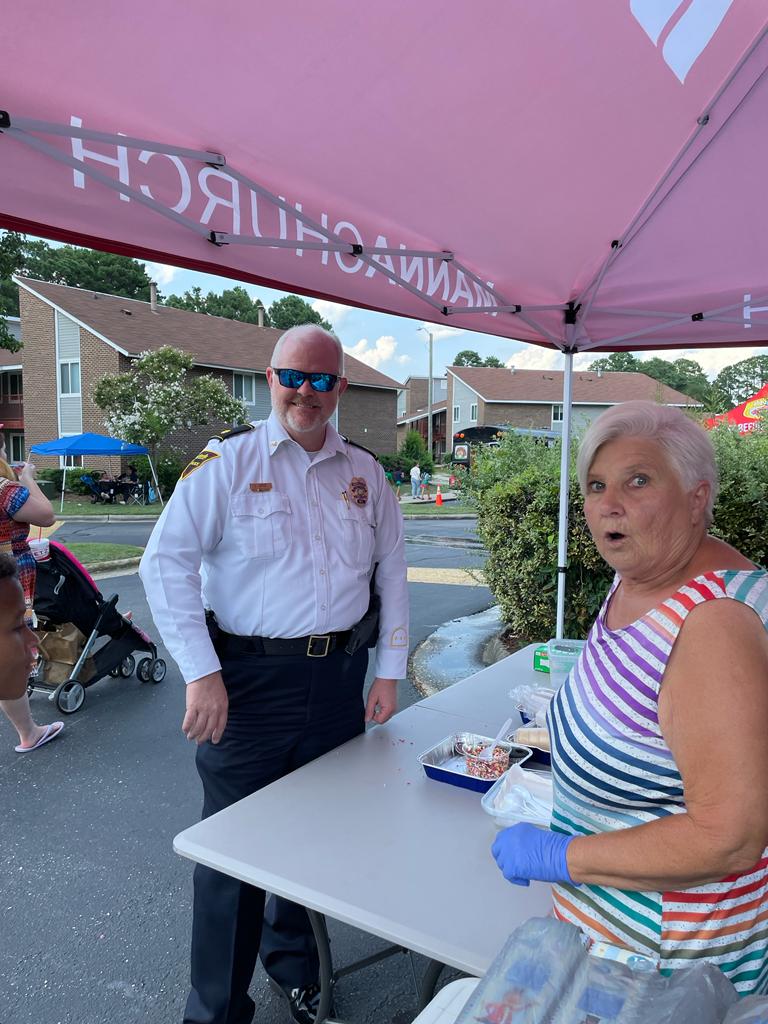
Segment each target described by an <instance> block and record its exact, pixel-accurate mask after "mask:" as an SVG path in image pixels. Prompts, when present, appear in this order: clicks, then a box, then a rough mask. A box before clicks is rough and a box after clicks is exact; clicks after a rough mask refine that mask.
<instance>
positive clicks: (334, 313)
mask: <svg viewBox="0 0 768 1024" xmlns="http://www.w3.org/2000/svg"><path fill="white" fill-rule="evenodd" d="M311 305H312V309H314V310H315V312H316V313H319V314H320V316H321V317H322V318H323V320H327V321H328V322H329V323H330V324H331V325H332V326H333V327H336V328H338V327H340V326H341V322H342V321H343V320H344V319H346V317H347V315H348V314H349V312H350V308H349V306H342V304H341V303H340V302H328V301H327V299H315V301H314V302H313V303H312V304H311Z"/></svg>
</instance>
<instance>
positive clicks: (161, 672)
mask: <svg viewBox="0 0 768 1024" xmlns="http://www.w3.org/2000/svg"><path fill="white" fill-rule="evenodd" d="M117 600H118V595H117V594H113V595H112V597H110V598H108V599H107V600H106V601H105V600H104V598H103V597H102V595H101V594H100V592H99V588H98V587H97V586H96V584H95V583H94V581H93V579H92V578H91V576H90V575H89V574H88V572H87V571H86V569H84V568H83V566H82V565H81V564H80V563H79V562H78V560H77V559H76V558H75V556H74V555H73V554H72V553H71V552H69V551H67V549H66V548H65V547H63V546H62V545H61V544H57V543H56V542H55V541H51V542H50V556H49V557H48V558H46V559H44V560H43V561H40V562H38V563H37V580H36V583H35V602H34V610H35V615H36V616H37V627H36V632H37V635H38V639H39V658H38V664H37V667H36V670H35V673H34V675H33V676H32V678H31V679H30V689H31V690H32V689H34V690H46V691H49V692H51V697H50V699H51V700H53V701H55V702H56V705H57V707H58V708H59V709H60V710H61V711H63V712H64V713H65V714H68V715H71V714H73V712H75V711H78V710H79V709H80V708H81V707H82V705H83V701H84V700H85V687H87V686H90V685H91V684H92V683H95V682H96V681H97V680H99V679H102V678H103V677H104V676H106V675H111V676H114V677H119V676H122V677H123V678H128V676H130V675H132V673H133V671H134V669H136V675H137V676H138V677H139V679H140V680H141V681H142V682H145V683H146V682H150V681H151V682H153V683H159V682H161V681H162V680H163V679H164V678H165V671H166V665H165V662H164V661H163V660H162V658H158V656H157V648H156V647H155V645H154V644H153V643H152V641H151V640H150V638H149V637H148V636H147V634H146V633H144V632H143V630H141V629H139V628H138V626H136V625H135V624H134V623H133V622H131V621H130V619H127V618H125V616H123V615H121V614H120V612H118V610H117ZM133 651H146V653H147V657H145V658H142V659H141V660H140V661H139V664H138V668H136V660H135V658H134V657H133Z"/></svg>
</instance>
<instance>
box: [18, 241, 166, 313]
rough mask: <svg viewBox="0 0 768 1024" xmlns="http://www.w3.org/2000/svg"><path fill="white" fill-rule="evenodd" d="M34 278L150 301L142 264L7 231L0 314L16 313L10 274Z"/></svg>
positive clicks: (104, 253) (146, 275)
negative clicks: (50, 243) (52, 243)
mask: <svg viewBox="0 0 768 1024" xmlns="http://www.w3.org/2000/svg"><path fill="white" fill-rule="evenodd" d="M14 273H16V274H21V275H22V276H24V277H35V278H37V279H38V280H40V281H50V282H51V283H52V284H65V285H69V286H70V287H71V288H85V289H87V290H89V291H95V292H106V293H107V294H109V295H122V296H124V297H125V298H126V299H141V300H143V301H144V302H148V301H149V284H150V279H149V276H148V274H147V272H146V268H145V266H144V264H143V263H139V262H137V261H136V260H132V259H130V258H129V257H128V256H116V255H114V253H110V252H97V251H96V250H95V249H80V248H78V247H77V246H74V245H57V246H52V245H49V244H48V242H44V241H42V240H40V239H35V240H33V241H28V240H27V239H26V238H25V237H24V236H23V235H15V234H14V233H13V232H9V233H8V234H6V235H4V236H3V237H2V239H0V313H5V314H6V315H8V316H18V315H19V290H18V288H17V286H16V285H15V284H14V283H13V282H12V281H11V274H14Z"/></svg>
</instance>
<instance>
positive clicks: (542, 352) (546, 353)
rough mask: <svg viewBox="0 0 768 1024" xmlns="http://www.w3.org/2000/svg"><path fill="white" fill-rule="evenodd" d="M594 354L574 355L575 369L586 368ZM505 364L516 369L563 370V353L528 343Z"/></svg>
mask: <svg viewBox="0 0 768 1024" xmlns="http://www.w3.org/2000/svg"><path fill="white" fill-rule="evenodd" d="M593 358H594V356H591V355H587V353H579V354H577V355H576V356H574V359H573V368H574V370H586V369H587V368H588V367H589V364H590V362H591V361H592V359H593ZM504 365H505V366H514V367H515V369H516V370H563V369H564V368H565V367H564V359H563V353H562V352H560V351H558V350H557V349H554V348H539V346H538V345H526V346H525V348H522V349H520V350H519V351H518V352H515V353H514V355H511V356H510V357H509V359H507V361H506V363H505V364H504Z"/></svg>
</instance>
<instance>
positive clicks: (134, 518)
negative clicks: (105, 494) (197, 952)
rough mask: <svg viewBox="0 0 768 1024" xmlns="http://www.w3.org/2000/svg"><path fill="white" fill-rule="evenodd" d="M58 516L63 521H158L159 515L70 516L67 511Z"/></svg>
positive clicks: (58, 513) (57, 514)
mask: <svg viewBox="0 0 768 1024" xmlns="http://www.w3.org/2000/svg"><path fill="white" fill-rule="evenodd" d="M54 512H55V514H56V518H57V519H58V520H59V521H60V522H62V523H156V522H157V520H158V519H159V518H160V516H159V515H157V516H120V515H117V516H113V515H105V516H70V515H67V514H66V513H65V512H56V510H55V509H54Z"/></svg>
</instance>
